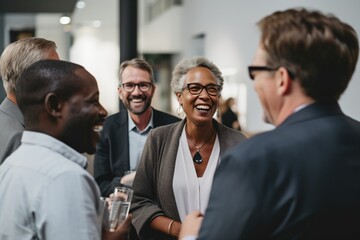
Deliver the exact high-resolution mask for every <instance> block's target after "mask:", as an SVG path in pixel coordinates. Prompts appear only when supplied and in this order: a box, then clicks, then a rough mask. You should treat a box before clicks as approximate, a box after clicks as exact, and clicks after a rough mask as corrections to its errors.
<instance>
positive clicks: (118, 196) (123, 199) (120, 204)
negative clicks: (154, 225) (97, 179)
mask: <svg viewBox="0 0 360 240" xmlns="http://www.w3.org/2000/svg"><path fill="white" fill-rule="evenodd" d="M133 194H134V192H133V190H132V189H130V188H128V187H116V188H115V190H114V195H113V196H112V198H111V209H110V213H109V224H110V232H113V231H115V229H116V228H117V226H118V225H119V224H121V223H123V222H124V220H125V219H126V217H127V215H128V214H129V209H130V203H131V200H132V197H133Z"/></svg>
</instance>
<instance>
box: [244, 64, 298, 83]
mask: <svg viewBox="0 0 360 240" xmlns="http://www.w3.org/2000/svg"><path fill="white" fill-rule="evenodd" d="M279 68H280V67H269V66H248V71H249V77H250V79H251V80H254V78H255V76H254V74H253V73H252V72H253V71H269V72H271V71H277V70H278V69H279ZM286 71H287V72H288V74H289V76H290V78H291V79H293V80H294V79H295V74H294V73H293V72H291V71H289V69H287V68H286Z"/></svg>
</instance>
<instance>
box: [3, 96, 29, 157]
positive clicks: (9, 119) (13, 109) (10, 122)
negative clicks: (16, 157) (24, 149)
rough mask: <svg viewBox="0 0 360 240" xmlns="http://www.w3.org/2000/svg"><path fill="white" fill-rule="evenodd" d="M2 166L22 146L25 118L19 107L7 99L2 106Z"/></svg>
mask: <svg viewBox="0 0 360 240" xmlns="http://www.w3.org/2000/svg"><path fill="white" fill-rule="evenodd" d="M0 126H1V131H0V164H1V163H2V162H3V161H4V160H5V158H6V157H8V156H9V155H10V154H11V153H12V152H13V151H15V149H17V148H18V147H19V145H20V140H21V134H22V132H23V131H24V118H23V115H22V113H21V111H20V109H19V107H18V106H17V105H15V104H14V103H13V102H11V101H10V100H9V99H8V98H5V99H4V101H3V102H2V103H1V105H0Z"/></svg>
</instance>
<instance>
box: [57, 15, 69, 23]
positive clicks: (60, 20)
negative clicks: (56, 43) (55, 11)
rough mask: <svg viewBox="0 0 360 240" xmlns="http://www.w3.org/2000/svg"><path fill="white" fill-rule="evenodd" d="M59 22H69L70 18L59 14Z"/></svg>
mask: <svg viewBox="0 0 360 240" xmlns="http://www.w3.org/2000/svg"><path fill="white" fill-rule="evenodd" d="M59 22H60V23H61V24H63V25H66V24H69V23H70V22H71V18H70V17H69V16H61V17H60V19H59Z"/></svg>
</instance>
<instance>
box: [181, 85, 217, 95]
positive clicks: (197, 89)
mask: <svg viewBox="0 0 360 240" xmlns="http://www.w3.org/2000/svg"><path fill="white" fill-rule="evenodd" d="M185 88H186V89H187V90H188V91H189V92H190V93H191V94H192V95H200V94H201V92H202V90H203V89H205V90H206V92H207V93H208V94H209V95H211V96H218V95H219V94H220V92H221V89H222V87H221V86H220V85H216V84H209V85H206V86H203V85H201V84H199V83H188V84H186V87H184V88H183V90H184V89H185Z"/></svg>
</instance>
